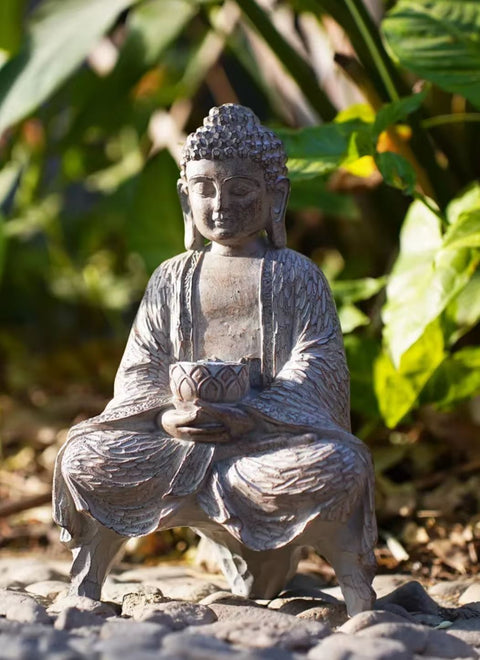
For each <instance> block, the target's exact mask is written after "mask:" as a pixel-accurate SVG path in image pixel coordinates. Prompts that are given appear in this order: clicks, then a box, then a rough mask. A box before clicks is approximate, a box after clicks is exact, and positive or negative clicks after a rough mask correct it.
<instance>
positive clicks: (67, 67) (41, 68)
mask: <svg viewBox="0 0 480 660" xmlns="http://www.w3.org/2000/svg"><path fill="white" fill-rule="evenodd" d="M133 2H134V0H102V2H98V0H47V1H45V2H43V3H42V4H41V5H40V6H39V7H38V9H37V10H36V11H35V13H34V14H33V16H32V18H31V21H30V25H29V28H28V37H27V41H26V44H25V46H24V47H23V48H22V50H21V51H20V52H19V53H18V55H16V56H15V57H14V58H12V59H11V60H9V61H8V62H7V63H6V64H5V65H4V66H3V67H2V69H0V133H2V132H3V131H4V130H5V129H6V128H8V127H9V126H11V125H12V124H14V123H15V122H17V121H19V120H20V119H23V118H24V117H25V116H26V115H28V114H29V113H30V112H32V111H33V110H34V109H35V108H36V107H37V106H38V105H39V104H40V103H42V102H43V101H45V99H47V98H48V96H49V95H50V94H51V93H52V92H53V91H54V90H56V89H57V88H58V87H59V85H61V83H62V82H64V81H65V80H66V79H67V78H68V76H69V75H70V74H71V73H72V72H73V71H74V70H75V69H76V68H77V67H78V66H79V65H80V64H81V63H82V61H83V60H84V59H85V57H86V56H87V55H88V53H89V52H90V50H91V48H92V47H93V46H94V45H95V43H96V42H97V41H98V39H99V38H100V37H101V36H102V35H103V34H104V33H105V32H106V31H107V30H108V29H109V27H110V26H111V25H112V23H113V22H114V21H115V19H116V18H117V16H118V15H119V14H120V12H121V11H123V10H124V9H125V8H126V7H128V6H129V5H131V4H133Z"/></svg>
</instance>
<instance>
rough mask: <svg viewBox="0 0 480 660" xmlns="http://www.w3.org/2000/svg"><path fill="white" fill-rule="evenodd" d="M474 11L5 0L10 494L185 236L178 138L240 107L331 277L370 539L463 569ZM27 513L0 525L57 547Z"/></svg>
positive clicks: (37, 517)
mask: <svg viewBox="0 0 480 660" xmlns="http://www.w3.org/2000/svg"><path fill="white" fill-rule="evenodd" d="M479 28H480V7H479V5H478V3H477V2H474V1H470V0H416V1H415V2H413V0H397V1H396V2H390V1H389V2H381V0H369V1H368V2H367V0H365V3H363V2H362V1H361V0H290V1H289V2H287V1H284V2H280V1H279V2H275V1H273V0H236V1H234V0H226V1H225V2H221V1H219V0H216V1H214V0H212V1H209V0H207V1H205V0H204V1H202V0H137V1H136V2H134V1H132V0H102V1H101V2H99V0H40V1H38V0H37V1H32V0H31V1H27V0H3V2H2V4H1V7H0V58H1V59H0V62H1V67H0V161H1V165H2V169H1V172H0V209H1V210H0V278H1V279H0V296H1V308H0V318H1V328H0V388H1V391H2V392H3V393H2V394H1V398H0V405H1V414H2V427H1V434H2V435H1V439H2V452H3V468H2V470H1V481H0V495H2V496H3V497H4V498H5V500H6V504H5V505H4V507H3V509H0V512H3V513H4V515H6V514H9V513H10V514H11V513H12V511H14V510H15V508H17V509H26V507H27V506H29V505H31V504H38V503H39V502H40V501H45V499H46V498H47V497H48V484H49V480H50V478H51V470H52V464H53V460H54V456H55V454H56V451H57V450H58V446H59V444H61V442H62V441H63V440H64V437H65V429H66V428H67V427H68V426H69V425H70V424H71V422H72V421H74V420H77V421H78V420H79V419H81V418H84V417H86V416H89V415H92V414H95V413H97V412H98V411H99V410H101V409H102V407H103V406H104V404H105V402H106V400H107V399H108V397H109V395H110V392H111V388H112V382H113V377H114V374H115V370H116V367H117V365H118V362H119V359H120V357H121V353H122V349H123V346H124V343H125V340H126V335H127V333H128V329H129V326H130V324H131V322H132V319H133V316H134V313H135V309H136V306H137V305H138V302H139V299H140V297H141V295H142V292H143V289H144V286H145V284H146V281H147V279H148V275H149V274H150V273H151V272H152V270H153V269H154V268H155V267H156V265H157V264H158V263H160V262H161V261H162V260H164V259H166V258H168V257H170V256H172V255H174V254H176V253H178V252H180V251H181V250H182V249H183V228H182V219H181V214H180V209H179V205H178V201H177V198H176V191H175V183H176V179H177V177H178V167H177V164H176V163H177V162H178V155H179V149H180V146H181V144H182V141H183V139H184V137H185V135H186V134H187V133H188V132H189V131H190V130H194V129H195V128H196V127H197V126H198V125H199V124H200V123H201V121H202V118H203V117H204V116H205V115H206V114H207V112H208V109H209V108H210V107H211V106H212V105H218V104H221V103H226V102H240V103H243V104H245V105H248V106H250V107H252V109H253V110H254V111H255V112H256V113H257V114H258V115H259V117H260V118H261V119H262V121H264V122H265V123H267V124H269V125H271V126H272V127H273V128H275V129H276V130H277V131H278V132H279V133H280V134H281V136H282V137H283V139H284V141H285V144H286V147H287V151H288V154H289V169H290V175H291V179H292V184H293V188H292V195H291V199H290V204H289V211H288V217H287V224H288V234H289V246H290V247H292V248H294V249H297V250H299V251H301V252H303V253H304V254H307V255H308V256H309V257H310V258H312V259H313V260H314V261H315V262H317V263H318V264H319V265H320V266H321V267H322V268H323V269H324V271H325V272H326V274H327V276H328V278H329V280H330V282H331V284H332V287H333V290H334V294H335V297H336V300H337V305H338V309H339V314H340V318H341V322H342V328H343V331H344V335H345V344H346V350H347V357H348V361H349V366H350V370H351V376H352V416H353V426H354V432H355V433H357V435H359V436H360V437H362V439H364V440H365V441H366V442H368V444H369V445H370V447H371V448H372V451H373V453H374V458H375V462H376V467H377V473H378V483H377V490H378V514H379V519H380V522H381V527H382V539H383V541H384V546H383V547H382V548H381V550H380V558H381V560H382V561H383V563H384V565H385V566H386V567H388V566H396V565H398V563H399V562H402V561H405V560H406V558H407V555H408V554H410V555H411V556H412V557H414V558H415V557H417V558H418V557H420V558H423V556H424V555H422V553H427V554H426V555H425V556H426V557H428V559H429V569H428V570H431V567H432V564H433V565H435V566H436V567H437V568H436V569H435V570H438V571H445V570H446V571H460V572H461V571H463V570H466V567H468V568H470V569H471V570H473V566H474V564H475V563H476V558H477V555H476V553H477V549H478V548H480V545H478V544H479V542H478V541H477V537H480V527H479V525H478V523H477V516H478V512H479V504H480V503H479V501H478V492H480V491H479V489H478V476H477V471H478V469H479V467H480V455H479V452H478V422H479V419H480V412H479V405H478V399H477V398H476V395H477V394H478V392H479V390H480V369H479V366H480V349H479V348H478V334H479V333H478V321H479V318H480V295H479V293H480V276H479V274H478V262H479V255H480V186H479V185H478V183H477V179H478V176H479V169H480V162H479V160H478V149H479V146H480V133H479V130H478V121H479V119H480V112H479V107H480V73H479V72H480V45H479V41H478V29H479ZM459 475H463V476H462V478H460V477H459ZM465 477H466V478H465ZM29 498H33V499H29ZM35 498H37V499H35ZM12 503H13V504H12ZM12 507H13V508H12ZM28 511H29V513H28V514H27V518H25V514H22V515H20V517H18V516H17V518H15V517H14V516H13V517H12V515H10V516H9V517H8V518H6V522H5V526H4V528H3V531H2V532H0V533H2V534H3V536H4V541H3V542H4V543H5V544H10V545H11V544H12V543H18V544H19V545H22V543H25V539H30V540H31V539H32V538H34V539H35V542H42V543H45V544H46V545H49V543H50V539H51V538H53V537H52V534H53V532H52V530H51V527H50V526H49V523H48V522H46V521H47V519H48V511H46V510H45V509H35V510H34V511H33V513H32V510H31V509H28ZM25 522H28V523H29V526H28V529H27V528H25V527H24V524H25ZM35 525H39V527H38V533H36V532H35V529H36V528H35ZM0 529H1V528H0ZM455 534H456V536H455ZM172 538H173V537H172ZM15 539H17V541H15ZM452 539H453V540H452ZM177 540H178V539H177ZM177 540H175V539H173V540H172V539H170V540H168V541H166V540H165V536H163V537H162V538H161V540H158V539H157V541H156V542H155V544H154V548H153V549H154V550H155V552H158V551H159V548H158V544H160V550H162V549H163V550H165V549H168V547H171V546H172V544H173V545H175V544H176V543H177ZM180 543H181V544H182V543H183V545H182V548H183V547H184V546H185V539H184V538H183V537H181V540H180ZM405 548H407V550H408V553H407V552H406V551H405ZM402 553H403V554H402ZM418 568H419V570H420V567H418Z"/></svg>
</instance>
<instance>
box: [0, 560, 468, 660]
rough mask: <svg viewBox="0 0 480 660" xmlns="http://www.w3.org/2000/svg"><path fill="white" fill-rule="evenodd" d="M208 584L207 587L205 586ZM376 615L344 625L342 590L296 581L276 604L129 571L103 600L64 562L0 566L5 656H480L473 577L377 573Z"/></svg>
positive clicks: (0, 652) (179, 575)
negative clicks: (73, 592)
mask: <svg viewBox="0 0 480 660" xmlns="http://www.w3.org/2000/svg"><path fill="white" fill-rule="evenodd" d="M209 580H211V581H209ZM374 586H375V588H376V591H377V594H378V601H377V605H376V609H375V610H372V611H369V612H363V613H362V614H359V615H357V616H355V617H353V618H351V619H347V616H346V612H345V606H344V604H343V602H342V600H341V594H340V590H339V589H338V588H337V587H335V588H325V589H321V591H320V589H319V587H318V584H316V583H315V581H314V580H313V579H310V578H306V577H302V576H298V577H297V579H296V583H294V585H293V586H292V588H291V589H290V590H289V591H287V592H285V593H284V594H282V595H281V596H280V597H278V598H276V599H274V600H272V601H253V600H247V599H243V598H240V597H236V596H232V595H231V594H230V593H228V592H227V591H225V586H224V583H223V581H222V578H220V577H219V576H206V575H201V574H199V573H196V572H194V571H190V570H188V569H186V568H185V567H183V566H172V565H171V564H168V565H161V566H155V567H141V568H134V569H131V568H128V569H127V570H123V571H122V572H120V571H118V572H115V573H113V574H112V575H111V576H110V577H109V578H108V580H107V582H106V584H105V587H104V591H103V598H104V601H102V602H99V601H93V600H90V599H88V598H78V597H69V596H68V595H67V589H68V564H66V563H63V562H54V561H47V560H38V559H26V558H21V559H19V558H3V559H1V560H0V659H2V660H3V659H12V660H32V659H35V660H36V659H37V658H48V659H49V660H79V659H82V658H88V659H89V660H96V659H98V660H117V659H119V660H149V659H152V660H153V658H157V659H162V660H182V659H184V658H185V659H193V660H220V659H223V658H226V659H228V658H232V659H234V660H235V659H236V660H242V659H244V658H245V659H247V658H251V659H253V660H256V659H258V660H269V659H271V660H290V659H293V660H297V659H298V660H300V659H303V658H305V659H308V660H346V659H348V658H352V659H359V660H360V659H364V660H367V659H368V660H376V659H378V660H383V659H385V660H387V659H388V660H407V659H410V658H413V659H415V658H431V659H432V660H433V659H434V658H477V657H479V656H480V653H479V652H480V580H477V579H475V580H474V579H467V578H464V579H461V580H456V581H450V582H437V583H436V584H434V585H433V586H431V587H429V588H428V590H426V589H424V587H423V586H422V585H421V584H419V583H418V582H415V581H412V580H409V578H408V576H405V575H388V576H385V575H384V576H378V577H377V578H376V580H375V583H374Z"/></svg>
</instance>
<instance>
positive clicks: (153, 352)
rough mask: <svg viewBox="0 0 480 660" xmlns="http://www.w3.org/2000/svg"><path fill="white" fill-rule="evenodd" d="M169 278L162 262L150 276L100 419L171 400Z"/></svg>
mask: <svg viewBox="0 0 480 660" xmlns="http://www.w3.org/2000/svg"><path fill="white" fill-rule="evenodd" d="M166 263H167V264H168V262H166ZM170 279H171V278H170V272H169V269H168V267H165V264H162V265H161V266H159V268H157V270H156V271H155V272H154V274H153V275H152V277H151V278H150V281H149V283H148V286H147V289H146V291H145V294H144V296H143V299H142V302H141V303H140V307H139V309H138V312H137V315H136V318H135V321H134V323H133V326H132V329H131V331H130V335H129V338H128V341H127V346H126V348H125V352H124V354H123V357H122V360H121V363H120V366H119V368H118V371H117V375H116V377H115V384H114V397H113V399H112V400H111V401H110V403H109V404H108V405H107V407H106V409H105V411H104V412H103V413H102V415H101V416H100V417H101V420H102V421H113V420H114V419H125V418H127V417H133V416H136V415H138V414H142V413H145V412H147V413H148V411H151V410H156V411H157V412H158V410H160V409H161V408H163V407H165V406H167V405H169V404H170V402H171V392H170V386H169V366H170V363H171V362H172V360H173V358H172V347H171V342H170V334H169V322H170V311H169V306H170V299H171V296H172V292H171V290H170V289H171V286H170Z"/></svg>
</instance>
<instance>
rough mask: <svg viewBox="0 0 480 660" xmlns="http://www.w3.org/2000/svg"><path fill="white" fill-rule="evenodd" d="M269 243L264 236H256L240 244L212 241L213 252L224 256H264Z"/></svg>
mask: <svg viewBox="0 0 480 660" xmlns="http://www.w3.org/2000/svg"><path fill="white" fill-rule="evenodd" d="M266 249H267V243H266V241H265V239H264V238H263V237H262V236H256V237H255V238H254V239H251V240H249V241H247V242H245V243H242V244H239V245H221V244H220V243H214V242H212V247H211V250H210V251H211V253H212V254H215V255H219V256H222V257H263V255H264V254H265V250H266Z"/></svg>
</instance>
